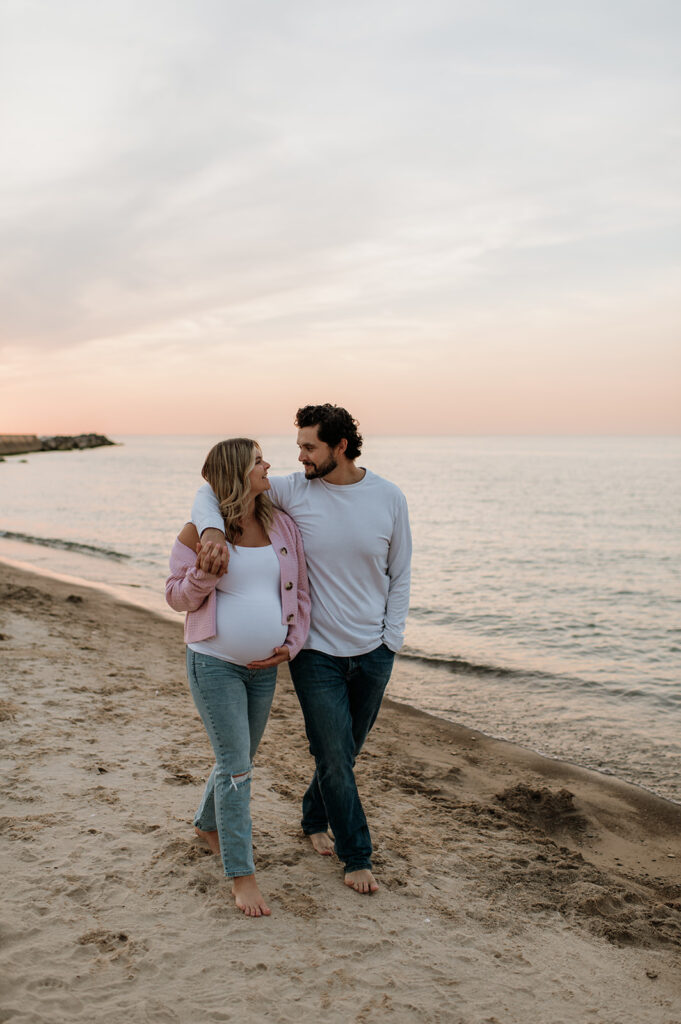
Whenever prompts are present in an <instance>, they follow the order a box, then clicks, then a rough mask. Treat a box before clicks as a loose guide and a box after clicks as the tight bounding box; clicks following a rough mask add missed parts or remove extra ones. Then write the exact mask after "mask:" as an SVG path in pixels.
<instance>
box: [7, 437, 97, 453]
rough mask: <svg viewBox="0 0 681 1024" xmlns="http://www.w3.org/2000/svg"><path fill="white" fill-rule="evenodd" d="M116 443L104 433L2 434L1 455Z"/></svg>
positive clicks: (60, 450)
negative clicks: (50, 435)
mask: <svg viewBox="0 0 681 1024" xmlns="http://www.w3.org/2000/svg"><path fill="white" fill-rule="evenodd" d="M112 444H116V442H115V441H111V440H109V438H108V437H105V436H104V434H70V435H66V434H59V435H57V436H56V437H38V436H37V435H36V434H0V456H3V455H25V454H27V453H28V452H68V451H73V450H74V449H84V448H101V447H103V446H104V445H112Z"/></svg>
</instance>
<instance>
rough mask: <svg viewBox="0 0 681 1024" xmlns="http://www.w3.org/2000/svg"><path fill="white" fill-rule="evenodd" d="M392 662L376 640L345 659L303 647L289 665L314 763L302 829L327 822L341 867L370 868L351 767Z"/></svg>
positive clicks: (368, 839) (320, 829)
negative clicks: (373, 646)
mask: <svg viewBox="0 0 681 1024" xmlns="http://www.w3.org/2000/svg"><path fill="white" fill-rule="evenodd" d="M394 660H395V655H394V654H393V652H392V651H391V650H389V648H387V647H386V646H385V644H381V645H380V646H379V647H377V648H376V649H375V650H373V651H369V653H368V654H358V655H356V656H355V657H351V658H338V657H335V656H334V655H331V654H324V653H323V652H322V651H314V650H303V651H300V653H299V654H298V655H297V656H296V657H295V658H294V659H293V661H292V662H291V664H290V669H291V677H292V679H293V685H294V686H295V689H296V693H297V695H298V700H299V701H300V706H301V708H302V710H303V717H304V718H305V731H306V733H307V738H308V740H309V741H310V752H311V753H312V755H313V757H314V759H315V762H316V766H317V767H316V771H315V773H314V775H313V777H312V782H311V783H310V785H309V787H308V789H307V792H306V793H305V796H304V797H303V818H302V822H301V824H302V827H303V832H305V833H306V834H307V835H312V834H313V833H314V832H326V830H327V827H328V826H329V825H330V826H331V831H332V832H333V835H334V839H335V845H336V853H337V854H338V857H339V859H340V860H342V861H343V862H344V864H345V870H346V871H357V870H359V869H360V868H369V869H370V868H371V852H372V847H371V835H370V833H369V827H368V825H367V821H366V817H365V815H364V809H363V808H362V802H361V800H360V798H359V793H358V792H357V784H356V783H355V773H354V771H353V769H354V766H355V758H356V757H357V755H358V754H359V752H360V750H361V749H362V746H363V744H364V741H365V739H366V738H367V736H368V734H369V730H370V729H371V727H372V725H373V724H374V722H375V721H376V716H377V715H378V711H379V708H380V706H381V701H382V699H383V694H384V692H385V688H386V686H387V685H388V680H389V679H390V673H391V672H392V667H393V661H394Z"/></svg>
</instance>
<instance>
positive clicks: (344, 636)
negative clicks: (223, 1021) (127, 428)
mask: <svg viewBox="0 0 681 1024" xmlns="http://www.w3.org/2000/svg"><path fill="white" fill-rule="evenodd" d="M270 483H271V485H272V489H271V491H270V496H271V498H272V500H273V502H274V504H275V505H278V506H279V508H281V509H283V510H284V511H285V512H288V514H289V515H290V516H291V517H292V518H293V519H294V520H295V522H296V524H297V526H298V529H299V530H300V532H301V535H302V538H303V546H304V548H305V559H306V562H307V569H308V576H309V582H310V598H311V602H312V609H311V621H310V632H309V635H308V638H307V641H306V642H305V645H304V646H305V647H306V648H312V649H313V650H317V651H323V652H324V653H325V654H332V655H335V656H336V657H356V656H357V655H360V654H367V653H368V652H369V651H373V650H374V649H375V648H376V647H378V646H379V644H381V643H384V644H385V645H386V646H387V647H389V648H390V650H392V651H398V650H399V649H400V647H401V646H402V643H403V640H404V626H405V622H406V618H407V612H408V611H409V583H410V565H411V532H410V529H409V515H408V511H407V502H406V499H405V497H404V495H403V494H402V492H401V491H400V489H399V487H397V486H396V485H395V484H393V483H390V481H388V480H384V479H383V478H382V477H380V476H377V475H376V474H375V473H372V472H371V471H370V470H365V475H364V477H363V478H362V479H361V480H359V481H358V482H357V483H354V484H330V483H327V482H326V481H325V480H324V478H323V477H322V478H318V479H314V480H308V479H306V477H305V474H304V473H292V474H291V475H290V476H280V477H270ZM192 521H193V523H194V525H195V526H196V527H197V529H198V531H199V534H201V533H202V532H203V531H204V530H205V529H207V528H208V527H214V528H216V529H218V530H222V529H224V523H223V521H222V516H221V515H220V509H219V506H218V501H217V498H216V497H215V494H214V493H213V491H212V489H211V487H210V486H209V484H204V485H203V487H201V488H200V489H199V491H198V493H197V495H196V498H195V500H194V505H193V507H192Z"/></svg>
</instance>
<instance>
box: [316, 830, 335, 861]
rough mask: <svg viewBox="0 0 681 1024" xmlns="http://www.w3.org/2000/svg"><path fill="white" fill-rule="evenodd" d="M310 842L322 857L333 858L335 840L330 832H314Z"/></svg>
mask: <svg viewBox="0 0 681 1024" xmlns="http://www.w3.org/2000/svg"><path fill="white" fill-rule="evenodd" d="M310 842H311V843H312V845H313V847H314V848H315V850H316V851H317V853H321V855H322V857H332V856H333V852H334V851H333V840H332V839H331V836H330V835H329V833H328V832H313V833H312V834H311V835H310Z"/></svg>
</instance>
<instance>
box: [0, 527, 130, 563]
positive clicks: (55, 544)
mask: <svg viewBox="0 0 681 1024" xmlns="http://www.w3.org/2000/svg"><path fill="white" fill-rule="evenodd" d="M0 537H6V538H7V540H20V541H22V542H23V543H24V544H40V545H41V546H42V547H45V548H59V549H60V550H61V551H75V552H77V553H78V554H81V555H92V556H94V557H96V558H110V559H112V560H113V561H115V562H124V561H127V560H128V559H129V558H130V555H124V554H122V552H120V551H112V550H111V549H110V548H100V547H97V546H96V545H94V544H79V543H78V542H77V541H75V540H62V539H61V538H60V537H32V536H31V535H30V534H28V533H15V532H13V531H12V530H0Z"/></svg>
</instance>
